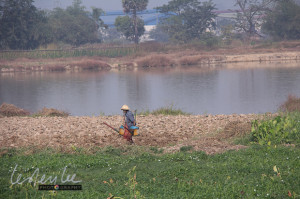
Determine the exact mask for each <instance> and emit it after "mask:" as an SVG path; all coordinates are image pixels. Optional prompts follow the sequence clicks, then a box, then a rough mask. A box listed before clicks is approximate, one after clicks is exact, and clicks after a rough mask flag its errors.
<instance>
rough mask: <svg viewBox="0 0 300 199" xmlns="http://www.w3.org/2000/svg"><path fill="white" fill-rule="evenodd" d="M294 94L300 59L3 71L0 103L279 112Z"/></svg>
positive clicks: (74, 111)
mask: <svg viewBox="0 0 300 199" xmlns="http://www.w3.org/2000/svg"><path fill="white" fill-rule="evenodd" d="M289 94H293V95H296V96H298V97H299V95H300V63H272V64H270V63H269V64H266V63H264V64H262V63H248V64H245V63H244V64H227V65H222V66H221V65H220V66H215V67H202V68H201V67H176V68H168V69H165V68H153V69H138V70H121V71H119V70H110V71H97V72H95V71H86V72H73V73H71V72H35V73H2V74H0V104H2V103H3V102H6V103H10V104H14V105H16V106H18V107H21V108H24V109H26V110H29V111H31V112H36V111H37V110H40V109H42V108H43V107H48V108H56V109H59V110H65V111H67V112H69V113H71V115H74V116H85V115H88V116H92V115H95V116H98V115H100V114H105V115H114V114H121V111H120V107H121V106H122V105H123V104H128V105H129V106H130V107H131V108H132V109H137V110H138V112H140V111H145V110H154V109H157V108H160V107H166V106H173V107H174V108H179V109H181V110H183V111H185V112H189V113H192V114H233V113H237V114H248V113H265V112H275V111H277V109H278V107H279V106H280V104H282V103H283V102H284V101H285V100H286V99H287V96H288V95H289Z"/></svg>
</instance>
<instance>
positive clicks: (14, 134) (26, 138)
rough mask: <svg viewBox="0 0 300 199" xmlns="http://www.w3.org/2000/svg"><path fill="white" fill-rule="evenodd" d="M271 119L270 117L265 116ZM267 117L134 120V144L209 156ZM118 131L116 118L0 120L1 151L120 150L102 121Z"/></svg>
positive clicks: (119, 143)
mask: <svg viewBox="0 0 300 199" xmlns="http://www.w3.org/2000/svg"><path fill="white" fill-rule="evenodd" d="M269 116H271V115H269ZM264 117H266V115H254V114H250V115H207V116H205V115H188V116H163V115H160V116H154V115H149V116H138V118H137V122H138V126H139V127H140V130H139V133H140V136H136V137H134V142H135V145H137V146H156V147H159V148H163V149H164V151H165V152H174V151H178V150H179V149H180V147H182V146H193V148H194V149H195V150H202V151H205V152H206V153H208V154H214V153H220V152H223V151H226V150H231V149H234V150H235V149H240V148H244V146H239V145H238V146H236V145H233V144H230V142H229V141H230V140H231V139H232V138H234V137H236V136H238V135H245V134H248V133H250V131H251V123H250V122H251V121H252V120H254V119H258V118H264ZM104 121H105V122H108V123H109V124H111V125H112V126H114V127H116V128H118V127H119V126H120V125H121V124H122V121H123V119H122V117H121V116H99V117H37V118H32V117H10V118H8V117H4V118H0V126H1V129H0V146H1V147H2V148H18V147H36V148H46V147H51V148H56V149H59V150H62V151H71V150H72V146H76V147H84V148H92V147H105V146H114V147H122V146H124V145H127V144H128V143H127V142H126V141H125V140H124V139H123V138H122V137H121V136H119V135H118V134H117V133H116V132H114V131H113V130H111V129H109V128H108V127H106V126H105V125H103V124H102V122H104Z"/></svg>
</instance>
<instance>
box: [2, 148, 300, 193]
mask: <svg viewBox="0 0 300 199" xmlns="http://www.w3.org/2000/svg"><path fill="white" fill-rule="evenodd" d="M151 151H152V152H146V151H145V150H144V148H141V147H130V146H128V148H126V149H123V150H121V149H115V148H112V147H108V148H106V149H99V150H98V152H96V153H95V154H86V153H84V151H83V150H80V149H76V148H74V153H73V154H63V153H57V152H55V151H53V150H50V149H48V150H45V151H39V152H36V153H34V154H32V155H26V150H18V151H8V152H7V153H6V154H5V155H3V156H2V157H1V163H0V176H1V178H0V179H1V180H0V183H1V185H0V186H1V188H0V190H1V191H0V198H71V197H73V198H109V197H112V196H114V198H119V197H120V198H135V197H136V198H289V197H291V198H300V180H299V179H300V172H299V170H300V148H299V147H298V146H297V147H282V146H280V147H279V146H277V147H270V146H258V145H252V146H250V147H249V148H247V149H244V150H240V151H237V152H236V151H228V152H226V153H223V154H217V155H212V156H209V155H206V154H205V153H203V152H179V153H176V154H161V150H158V149H156V148H154V147H152V148H151ZM182 151H185V150H182ZM16 164H17V165H18V166H17V169H16V170H17V171H16V172H15V173H14V176H13V177H12V173H13V170H14V168H15V166H16ZM66 166H67V170H66V173H65V175H64V177H63V178H64V179H66V178H67V175H71V176H72V175H73V174H76V177H75V178H74V180H81V181H82V182H80V183H79V184H81V185H82V186H83V190H82V191H56V192H53V191H38V190H37V185H34V183H33V182H32V183H28V180H27V181H26V182H25V183H24V184H22V185H17V184H15V185H11V177H12V182H15V181H17V178H18V175H19V174H22V178H21V179H20V182H21V181H23V180H22V179H24V178H25V176H26V178H27V177H30V176H32V174H33V173H34V171H35V170H36V168H39V176H38V177H37V178H36V176H35V177H34V178H33V180H35V179H36V180H37V181H39V180H40V179H41V176H42V175H43V174H45V175H46V178H48V177H49V176H53V177H54V176H57V177H58V180H57V182H56V183H57V184H62V183H61V176H62V172H63V169H64V167H66ZM47 184H51V183H47ZM67 184H70V183H67Z"/></svg>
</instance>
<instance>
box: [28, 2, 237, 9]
mask: <svg viewBox="0 0 300 199" xmlns="http://www.w3.org/2000/svg"><path fill="white" fill-rule="evenodd" d="M168 1H169V0H149V3H148V9H152V8H154V7H157V6H161V5H163V4H166V3H168ZM72 2H73V0H35V3H34V4H35V5H36V7H38V8H40V9H48V10H52V9H53V8H55V7H62V8H65V7H67V6H69V5H72ZM121 2H122V0H82V4H83V5H84V6H85V7H86V8H87V9H88V10H90V8H91V7H92V6H94V7H97V8H102V9H103V10H105V11H114V10H122V3H121ZM213 2H215V3H216V5H217V7H218V9H229V8H232V7H233V5H234V2H235V0H213Z"/></svg>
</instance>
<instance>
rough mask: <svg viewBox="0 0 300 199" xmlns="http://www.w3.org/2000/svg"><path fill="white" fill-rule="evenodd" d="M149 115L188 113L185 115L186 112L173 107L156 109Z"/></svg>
mask: <svg viewBox="0 0 300 199" xmlns="http://www.w3.org/2000/svg"><path fill="white" fill-rule="evenodd" d="M151 114H153V115H189V113H187V112H184V111H182V110H180V109H176V108H174V107H173V105H171V106H168V107H162V108H159V109H156V110H154V111H152V112H151Z"/></svg>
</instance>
